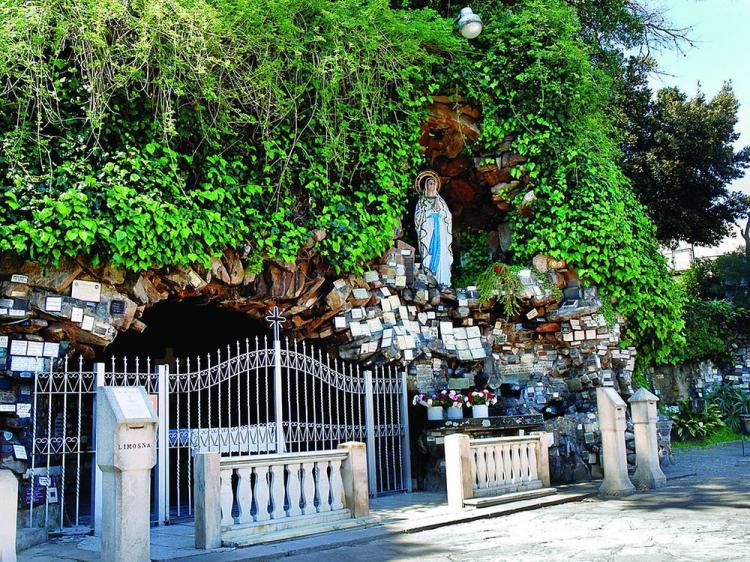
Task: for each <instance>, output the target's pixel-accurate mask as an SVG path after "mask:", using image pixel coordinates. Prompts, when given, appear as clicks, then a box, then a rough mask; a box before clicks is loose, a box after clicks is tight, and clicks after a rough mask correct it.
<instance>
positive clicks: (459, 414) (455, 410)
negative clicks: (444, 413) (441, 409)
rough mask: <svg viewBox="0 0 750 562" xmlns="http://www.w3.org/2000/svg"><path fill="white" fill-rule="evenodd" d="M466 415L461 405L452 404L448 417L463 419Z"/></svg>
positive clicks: (450, 418)
mask: <svg viewBox="0 0 750 562" xmlns="http://www.w3.org/2000/svg"><path fill="white" fill-rule="evenodd" d="M463 417H464V409H463V408H462V407H460V406H458V407H456V406H451V407H450V408H448V419H449V420H461V419H463Z"/></svg>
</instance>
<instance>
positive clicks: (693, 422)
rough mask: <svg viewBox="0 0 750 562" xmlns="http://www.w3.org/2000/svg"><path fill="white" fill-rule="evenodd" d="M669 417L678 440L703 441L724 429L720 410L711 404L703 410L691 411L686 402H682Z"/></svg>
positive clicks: (688, 403)
mask: <svg viewBox="0 0 750 562" xmlns="http://www.w3.org/2000/svg"><path fill="white" fill-rule="evenodd" d="M671 417H672V421H673V422H674V426H673V429H674V430H675V431H676V432H677V436H678V437H679V438H680V439H696V440H701V439H705V438H706V437H707V436H708V435H710V434H712V433H713V432H715V431H716V430H718V429H720V428H722V427H724V422H723V421H722V419H721V417H722V415H721V410H720V409H719V407H718V406H717V405H716V404H712V403H711V404H708V405H707V406H706V408H705V409H693V407H692V406H691V405H690V402H689V401H688V400H683V401H681V402H680V403H679V408H678V410H677V411H676V412H674V413H672V415H671Z"/></svg>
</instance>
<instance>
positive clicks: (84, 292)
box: [71, 279, 102, 302]
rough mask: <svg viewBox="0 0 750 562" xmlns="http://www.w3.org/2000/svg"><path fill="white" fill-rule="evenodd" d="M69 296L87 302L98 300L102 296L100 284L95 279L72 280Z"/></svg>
mask: <svg viewBox="0 0 750 562" xmlns="http://www.w3.org/2000/svg"><path fill="white" fill-rule="evenodd" d="M71 296H72V297H73V298H74V299H78V300H81V301H87V302H99V301H100V300H101V298H102V286H101V284H100V283H97V282H96V281H80V280H78V279H76V280H75V281H73V288H72V290H71Z"/></svg>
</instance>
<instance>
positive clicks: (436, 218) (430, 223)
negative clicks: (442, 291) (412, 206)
mask: <svg viewBox="0 0 750 562" xmlns="http://www.w3.org/2000/svg"><path fill="white" fill-rule="evenodd" d="M415 186H416V188H417V191H418V192H419V201H417V208H416V210H415V211H414V225H415V227H416V229H417V238H418V239H419V253H420V255H421V256H422V262H423V264H424V266H425V267H426V268H427V269H429V270H430V271H432V273H433V274H434V275H435V278H436V279H437V282H438V285H441V286H448V287H450V284H451V265H452V264H453V250H452V249H451V244H452V243H453V217H452V215H451V212H450V210H448V205H447V204H446V202H445V199H443V198H442V197H440V194H439V193H438V192H439V191H440V178H439V177H438V175H437V174H436V173H435V172H433V171H430V170H428V171H425V172H422V173H421V174H419V175H418V176H417V179H416V181H415Z"/></svg>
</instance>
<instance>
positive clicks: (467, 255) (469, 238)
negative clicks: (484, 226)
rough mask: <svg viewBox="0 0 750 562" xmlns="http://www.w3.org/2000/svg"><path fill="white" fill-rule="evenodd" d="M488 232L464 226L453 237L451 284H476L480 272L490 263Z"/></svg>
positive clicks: (459, 285) (462, 285) (463, 285)
mask: <svg viewBox="0 0 750 562" xmlns="http://www.w3.org/2000/svg"><path fill="white" fill-rule="evenodd" d="M488 238H489V236H488V233H487V231H486V230H480V229H477V228H465V229H464V230H462V231H461V232H460V233H458V235H457V236H456V237H455V238H454V247H453V253H454V255H458V258H459V259H458V260H456V261H454V268H453V269H454V274H453V285H454V286H456V287H468V286H471V285H476V283H477V279H478V278H479V276H480V275H481V273H482V272H483V271H484V270H485V269H487V267H489V265H490V264H491V263H492V252H491V250H490V248H489V245H488Z"/></svg>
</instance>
